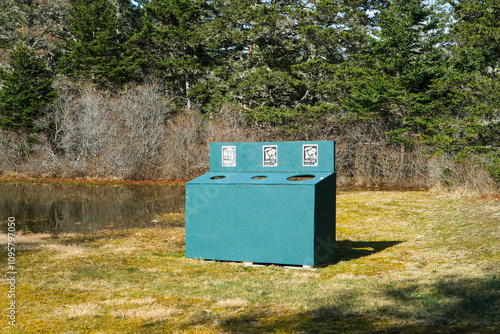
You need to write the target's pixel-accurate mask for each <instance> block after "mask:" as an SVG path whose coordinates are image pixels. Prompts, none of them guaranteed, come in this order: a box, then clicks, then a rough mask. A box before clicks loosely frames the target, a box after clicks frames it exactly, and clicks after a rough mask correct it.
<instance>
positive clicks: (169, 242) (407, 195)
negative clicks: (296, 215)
mask: <svg viewBox="0 0 500 334" xmlns="http://www.w3.org/2000/svg"><path fill="white" fill-rule="evenodd" d="M162 220H163V226H161V227H154V228H149V229H130V230H122V231H103V232H100V233H98V234H90V235H89V234H88V235H84V234H76V235H60V236H59V237H58V238H53V237H52V236H50V235H40V234H27V235H18V236H17V244H18V245H17V250H16V252H17V254H16V266H17V270H18V275H17V281H16V298H15V300H16V305H17V310H16V312H17V314H16V316H17V318H16V326H15V327H9V326H8V319H7V311H5V309H6V308H7V306H8V298H7V293H8V291H7V289H8V285H7V284H2V285H1V286H0V296H1V297H0V309H1V310H2V312H3V314H2V316H1V317H0V319H1V321H2V323H1V324H0V328H2V330H4V329H5V333H437V332H441V333H500V200H499V199H494V198H489V199H488V198H486V199H478V198H472V197H465V196H460V197H459V196H449V195H445V194H433V193H430V192H425V191H346V192H340V193H338V196H337V252H338V262H337V263H335V264H333V265H330V266H328V267H325V268H320V269H317V270H308V269H299V270H297V269H286V268H283V267H279V266H266V267H250V266H244V265H243V264H240V263H226V262H203V261H199V260H191V259H185V258H184V228H183V217H182V215H179V214H168V215H165V216H164V217H162ZM1 242H2V246H1V247H2V252H1V255H0V256H2V259H5V260H2V261H3V262H2V273H5V272H6V271H7V269H6V267H7V260H6V259H7V252H6V248H7V247H6V242H7V238H6V235H1ZM2 277H5V275H3V276H2ZM3 283H5V281H4V282H3Z"/></svg>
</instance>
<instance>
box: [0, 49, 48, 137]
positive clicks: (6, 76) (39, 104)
mask: <svg viewBox="0 0 500 334" xmlns="http://www.w3.org/2000/svg"><path fill="white" fill-rule="evenodd" d="M9 65H10V70H8V71H4V70H2V71H1V72H0V79H2V80H3V82H2V88H1V90H0V115H1V118H0V125H1V126H2V127H3V128H9V129H16V130H17V129H26V130H34V124H33V121H34V120H35V119H36V118H37V117H38V116H39V115H40V114H41V113H43V112H44V111H45V110H47V107H48V106H49V105H50V103H51V102H52V101H53V99H54V98H55V95H56V92H55V90H54V89H53V88H52V86H51V85H52V81H53V76H52V75H51V74H50V73H49V72H48V71H47V70H46V64H45V62H43V61H40V60H38V59H37V58H36V57H35V53H34V51H32V50H30V49H29V48H28V47H27V46H26V45H25V44H19V45H18V46H17V47H16V48H15V49H14V52H13V53H12V54H11V56H10V61H9Z"/></svg>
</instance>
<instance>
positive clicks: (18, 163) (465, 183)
mask: <svg viewBox="0 0 500 334" xmlns="http://www.w3.org/2000/svg"><path fill="white" fill-rule="evenodd" d="M162 87H163V85H161V84H158V83H156V82H155V81H153V80H151V81H150V82H147V83H145V84H143V85H140V86H135V87H131V88H128V89H126V90H124V91H122V92H120V94H115V95H112V94H110V93H107V92H103V91H97V90H95V89H92V88H84V89H82V90H81V91H75V90H73V91H72V90H70V89H66V90H61V94H60V98H59V99H58V101H57V102H56V104H55V106H54V112H52V113H50V114H48V115H46V116H44V117H42V118H40V119H39V120H38V122H37V123H36V124H37V126H38V127H39V128H42V129H43V128H45V129H47V131H46V132H40V133H37V134H26V133H16V132H12V131H5V130H0V159H1V160H0V170H1V171H2V172H3V173H11V174H12V173H18V174H21V175H24V176H34V177H40V176H45V177H47V176H48V177H57V176H64V177H75V176H80V177H104V178H120V179H170V180H187V179H192V178H194V177H196V176H199V175H201V174H203V173H204V172H206V171H208V169H209V160H210V159H209V143H211V142H246V141H284V140H335V141H336V145H337V146H336V166H335V169H336V172H337V183H338V185H340V186H388V187H419V188H420V187H425V188H431V187H434V189H439V190H445V189H448V190H452V191H459V192H460V191H469V192H474V193H479V194H484V193H493V192H495V191H498V185H496V184H495V182H494V181H493V179H492V178H491V177H490V176H489V175H488V173H487V172H486V171H485V170H484V169H482V168H481V167H480V166H478V165H477V164H475V163H474V159H473V158H471V159H469V160H467V161H465V162H461V163H458V162H456V161H454V160H453V157H452V156H451V155H446V154H444V155H441V156H437V157H433V158H429V157H428V156H427V155H426V154H425V153H424V148H425V147H423V146H420V145H414V146H413V147H412V148H407V147H404V146H402V145H399V144H395V143H391V142H390V141H389V140H388V136H387V134H386V133H387V131H388V130H389V127H388V124H390V120H384V119H371V120H364V121H347V120H345V119H343V118H340V117H339V116H335V115H327V116H324V117H322V118H320V119H318V120H317V121H316V122H314V123H311V124H307V125H304V126H303V127H301V129H300V130H294V131H290V129H288V130H280V129H278V128H277V127H272V126H270V125H268V124H262V123H252V122H251V121H250V120H249V119H248V117H247V116H246V114H245V112H244V110H243V109H241V108H240V107H237V106H236V107H235V106H231V105H224V106H222V107H221V109H220V110H219V111H218V112H215V113H212V114H208V115H202V114H200V113H199V112H197V111H195V110H182V111H178V112H174V105H173V103H172V102H171V99H170V97H169V95H168V94H166V93H165V91H164V90H163V88H162ZM49 129H50V130H49ZM28 137H31V140H29V139H28ZM463 189H466V190H463Z"/></svg>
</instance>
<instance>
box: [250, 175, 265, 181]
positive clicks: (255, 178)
mask: <svg viewBox="0 0 500 334" xmlns="http://www.w3.org/2000/svg"><path fill="white" fill-rule="evenodd" d="M263 179H267V176H263V175H259V176H254V177H252V180H263Z"/></svg>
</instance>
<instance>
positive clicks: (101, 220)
mask: <svg viewBox="0 0 500 334" xmlns="http://www.w3.org/2000/svg"><path fill="white" fill-rule="evenodd" d="M0 208H1V211H0V212H1V214H2V216H1V217H0V221H1V224H2V231H5V230H6V222H7V218H8V217H14V218H16V230H17V231H21V230H22V231H25V232H34V233H40V232H50V233H66V232H72V233H74V232H80V233H89V232H95V231H98V230H100V229H105V228H115V229H116V228H128V227H143V226H152V224H153V223H152V220H153V219H154V217H155V215H159V214H164V213H167V212H180V211H182V210H183V208H184V187H183V186H178V185H162V184H158V185H136V184H125V185H102V184H66V183H29V182H0Z"/></svg>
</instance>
